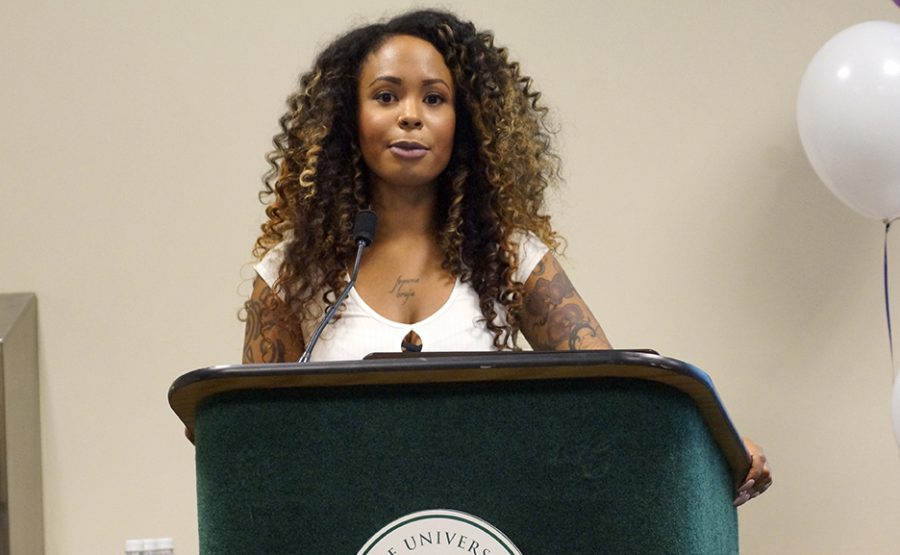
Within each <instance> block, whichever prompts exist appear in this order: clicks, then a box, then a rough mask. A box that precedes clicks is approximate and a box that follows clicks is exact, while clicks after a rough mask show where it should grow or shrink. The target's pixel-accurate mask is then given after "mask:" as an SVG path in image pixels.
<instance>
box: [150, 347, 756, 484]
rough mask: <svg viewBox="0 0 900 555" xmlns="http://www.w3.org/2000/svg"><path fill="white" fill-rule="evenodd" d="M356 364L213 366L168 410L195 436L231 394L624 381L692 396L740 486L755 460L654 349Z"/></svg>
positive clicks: (183, 382) (173, 397)
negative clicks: (204, 405)
mask: <svg viewBox="0 0 900 555" xmlns="http://www.w3.org/2000/svg"><path fill="white" fill-rule="evenodd" d="M370 356H371V358H366V359H364V360H355V361H333V362H313V363H304V364H300V363H278V364H245V365H223V366H210V367H208V368H201V369H199V370H194V371H192V372H188V373H186V374H184V375H182V376H180V377H179V378H178V379H176V380H175V381H174V382H173V383H172V386H171V387H170V388H169V395H168V398H169V405H170V407H171V408H172V410H173V411H174V412H175V414H176V415H178V417H179V418H180V419H181V420H182V422H183V423H184V424H185V426H186V427H187V429H188V431H189V432H190V433H192V432H193V427H194V422H195V417H196V409H197V405H198V404H199V403H200V402H201V401H202V400H204V399H206V398H208V397H210V396H212V395H216V394H218V393H223V392H227V391H236V390H251V389H281V388H301V389H303V388H308V389H311V390H313V389H316V388H323V387H350V386H373V385H403V384H423V383H466V382H471V383H475V382H504V381H539V380H568V379H585V378H595V379H596V378H625V379H640V380H649V381H654V382H658V383H663V384H666V385H669V386H672V387H674V388H676V389H679V390H681V391H682V392H684V393H685V394H687V395H688V396H690V397H691V398H692V399H693V400H694V402H695V403H696V405H697V407H698V409H699V410H700V413H701V415H702V416H703V418H704V420H706V422H707V425H708V426H709V428H710V430H711V431H712V433H713V435H714V436H715V438H716V441H717V442H718V443H719V445H720V448H721V449H722V452H723V454H724V456H725V458H726V459H727V460H728V464H729V466H730V467H731V469H732V475H733V478H734V480H735V482H736V483H739V481H740V480H741V479H742V478H743V476H744V475H745V474H746V472H747V470H748V469H749V467H750V457H749V455H748V454H747V452H746V450H745V449H744V446H743V442H742V440H741V438H740V436H739V435H738V433H737V430H736V429H735V428H734V425H733V424H732V422H731V420H730V418H729V417H728V414H727V412H726V411H725V408H724V406H723V405H722V402H721V400H720V399H719V396H718V393H717V392H716V390H715V387H714V386H713V383H712V380H711V379H710V377H709V376H708V375H707V374H706V373H705V372H703V371H702V370H700V369H699V368H697V367H696V366H693V365H691V364H689V363H686V362H683V361H680V360H677V359H673V358H669V357H665V356H662V355H660V354H658V353H656V352H655V351H651V350H646V349H644V350H596V351H554V352H535V351H525V352H522V351H519V352H477V353H415V354H412V353H407V354H402V355H400V354H398V355H397V356H394V354H386V355H374V356H372V355H370Z"/></svg>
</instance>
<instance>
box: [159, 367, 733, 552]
mask: <svg viewBox="0 0 900 555" xmlns="http://www.w3.org/2000/svg"><path fill="white" fill-rule="evenodd" d="M169 403H170V405H171V407H172V408H173V410H174V411H175V413H176V414H177V415H178V416H179V418H181V420H182V421H183V422H184V424H185V425H186V426H187V427H188V428H189V429H191V430H192V431H193V433H194V436H195V445H196V466H197V497H198V514H199V526H200V552H201V553H202V554H204V555H211V554H223V555H224V554H227V555H242V554H254V555H257V554H266V555H280V554H285V555H287V554H299V553H303V554H307V553H309V554H328V555H332V554H334V555H339V554H340V555H343V554H349V555H355V554H356V553H358V552H359V550H360V548H361V547H362V546H363V545H364V544H365V543H366V542H367V540H368V539H369V538H371V537H372V536H373V534H375V533H376V532H378V531H379V530H380V529H381V528H382V527H384V526H385V525H386V524H388V523H390V522H392V521H394V520H395V519H398V518H400V517H402V516H404V515H408V514H410V513H415V512H417V511H423V510H427V509H452V510H457V511H462V512H464V513H469V514H471V515H476V516H477V517H479V518H481V519H483V520H485V521H487V522H489V523H490V524H492V525H493V526H495V527H496V528H497V529H499V530H500V531H502V532H503V533H504V534H505V535H506V536H507V537H508V538H509V539H510V540H511V541H512V542H513V543H514V544H515V545H516V546H517V547H518V548H519V549H520V550H521V552H522V553H524V554H527V555H545V554H546V555H549V554H555V553H566V554H570V555H575V554H584V555H588V554H595V553H690V554H701V553H711V554H716V555H720V554H723V553H736V552H738V534H737V515H736V511H735V509H734V508H733V507H732V505H731V501H732V499H733V497H734V492H735V488H736V485H737V484H738V483H739V481H740V480H741V479H742V478H743V476H744V475H745V474H746V472H747V470H748V468H749V457H748V455H747V453H746V451H745V450H744V447H743V444H742V442H741V439H740V437H739V436H738V434H737V433H736V431H735V429H734V427H733V426H732V424H731V422H730V421H729V419H728V417H727V415H726V413H725V410H724V409H723V407H722V404H721V402H720V400H719V398H718V396H717V394H716V392H715V390H714V388H713V386H712V383H711V381H710V379H709V377H708V376H707V375H706V374H704V373H703V372H702V371H700V370H698V369H697V368H695V367H693V366H691V365H689V364H686V363H684V362H680V361H677V360H674V359H670V358H666V357H662V356H659V355H657V354H655V353H653V352H647V351H580V352H569V353H531V352H518V353H472V354H424V353H419V354H416V355H414V356H405V357H399V358H373V359H367V360H363V361H354V362H329V363H311V364H305V365H297V364H274V365H244V366H222V367H212V368H207V369H203V370H196V371H194V372H190V373H188V374H185V375H183V376H181V377H180V378H178V379H177V380H176V381H175V382H174V384H173V385H172V387H171V389H170V391H169ZM470 547H471V546H470ZM457 551H458V553H459V554H460V555H465V553H466V550H464V549H458V550H457ZM473 551H474V550H473ZM447 552H448V553H449V552H450V551H447ZM398 553H399V555H403V553H404V552H398ZM418 553H428V551H425V550H423V549H421V548H420V549H419V551H418ZM435 553H443V551H435ZM383 555H386V554H383ZM492 555H496V554H492Z"/></svg>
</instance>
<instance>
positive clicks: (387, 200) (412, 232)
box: [372, 185, 437, 242]
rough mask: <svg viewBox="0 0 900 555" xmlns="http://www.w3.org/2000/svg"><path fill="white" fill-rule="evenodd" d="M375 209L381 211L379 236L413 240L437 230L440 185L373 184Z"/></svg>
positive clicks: (381, 239) (388, 239) (385, 238)
mask: <svg viewBox="0 0 900 555" xmlns="http://www.w3.org/2000/svg"><path fill="white" fill-rule="evenodd" d="M372 193H373V194H372V197H373V198H372V201H373V202H372V204H373V206H372V208H373V209H374V210H375V213H376V214H378V239H379V241H380V242H383V241H390V240H394V239H412V238H416V237H423V236H431V235H432V234H433V233H434V218H435V209H436V206H437V188H436V186H435V185H423V186H422V187H416V188H406V187H404V188H399V187H378V186H374V187H372Z"/></svg>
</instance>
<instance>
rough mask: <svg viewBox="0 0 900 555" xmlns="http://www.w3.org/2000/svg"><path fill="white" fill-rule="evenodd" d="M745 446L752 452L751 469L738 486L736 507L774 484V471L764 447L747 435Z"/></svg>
mask: <svg viewBox="0 0 900 555" xmlns="http://www.w3.org/2000/svg"><path fill="white" fill-rule="evenodd" d="M744 447H746V449H747V452H748V453H750V471H749V472H747V477H746V478H744V483H743V484H741V485H740V487H739V488H738V492H737V493H738V496H737V497H736V498H735V500H734V506H735V507H738V506H740V505H743V504H744V503H746V502H747V501H749V500H751V499H753V498H754V497H756V496H757V495H759V494H761V493H763V492H764V491H766V490H767V489H769V486H771V485H772V472H771V469H770V468H769V463H768V462H767V461H766V454H765V453H763V450H762V448H761V447H760V446H759V445H757V444H756V443H754V442H753V441H752V440H751V439H749V438H746V437H745V438H744Z"/></svg>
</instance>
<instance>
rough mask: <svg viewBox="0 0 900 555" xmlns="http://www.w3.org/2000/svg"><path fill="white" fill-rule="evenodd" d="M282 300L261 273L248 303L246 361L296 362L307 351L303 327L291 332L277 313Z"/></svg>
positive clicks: (245, 335)
mask: <svg viewBox="0 0 900 555" xmlns="http://www.w3.org/2000/svg"><path fill="white" fill-rule="evenodd" d="M280 303H281V299H280V298H278V295H276V294H275V293H274V292H273V291H272V289H270V288H269V286H268V285H267V284H266V282H265V281H263V279H262V278H260V277H257V278H256V280H255V281H254V282H253V293H251V294H250V300H248V301H247V304H246V305H245V308H246V310H247V325H246V327H245V329H244V355H243V363H244V364H255V363H268V362H296V361H297V360H298V359H299V358H300V355H302V354H303V338H302V337H300V333H299V331H298V332H297V333H296V334H291V333H290V332H289V331H288V330H286V329H284V327H283V324H282V322H281V321H280V320H278V319H277V318H276V317H275V309H276V308H277V307H278V305H279V304H280Z"/></svg>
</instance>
